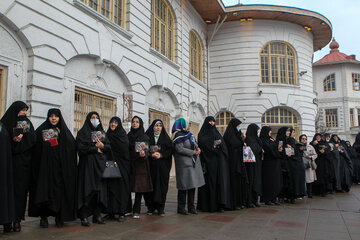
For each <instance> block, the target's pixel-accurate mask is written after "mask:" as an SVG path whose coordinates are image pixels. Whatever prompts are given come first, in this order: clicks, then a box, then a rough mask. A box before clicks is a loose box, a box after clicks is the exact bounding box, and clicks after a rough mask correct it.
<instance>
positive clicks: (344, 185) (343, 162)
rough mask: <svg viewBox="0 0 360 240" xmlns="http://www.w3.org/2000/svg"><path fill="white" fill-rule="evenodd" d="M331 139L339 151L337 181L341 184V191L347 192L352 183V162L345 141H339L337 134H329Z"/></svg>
mask: <svg viewBox="0 0 360 240" xmlns="http://www.w3.org/2000/svg"><path fill="white" fill-rule="evenodd" d="M331 141H332V143H333V144H334V145H335V146H334V148H337V150H338V152H339V159H340V161H339V180H338V181H339V182H340V186H341V191H345V192H349V191H350V188H351V185H352V170H353V164H352V161H351V159H350V157H349V154H348V152H347V151H346V148H345V146H344V145H345V143H344V142H343V141H341V139H340V138H339V136H338V135H336V134H333V135H332V136H331Z"/></svg>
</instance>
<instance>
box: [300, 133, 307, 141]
mask: <svg viewBox="0 0 360 240" xmlns="http://www.w3.org/2000/svg"><path fill="white" fill-rule="evenodd" d="M302 137H306V138H307V136H306V134H301V135H300V136H299V142H301V138H302ZM306 142H307V141H306Z"/></svg>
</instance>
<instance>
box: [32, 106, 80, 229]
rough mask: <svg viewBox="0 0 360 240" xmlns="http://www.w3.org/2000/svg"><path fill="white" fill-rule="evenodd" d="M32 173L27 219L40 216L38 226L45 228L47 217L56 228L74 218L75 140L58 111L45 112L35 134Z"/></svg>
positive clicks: (75, 197) (53, 109) (54, 109)
mask: <svg viewBox="0 0 360 240" xmlns="http://www.w3.org/2000/svg"><path fill="white" fill-rule="evenodd" d="M35 133H36V139H37V141H36V145H35V149H34V155H33V162H34V164H33V173H34V178H33V179H34V181H33V182H32V185H33V186H32V187H31V189H32V191H31V194H30V196H31V200H30V203H31V204H30V206H32V207H29V216H32V217H38V216H41V220H40V226H41V227H45V228H47V227H48V219H47V217H48V216H54V217H55V223H56V226H57V227H63V225H64V221H73V220H74V219H75V218H76V211H77V206H76V200H77V195H76V180H77V178H76V176H77V159H76V145H75V139H74V137H73V135H72V134H71V132H70V130H69V129H68V128H67V126H66V123H65V121H64V119H63V117H62V115H61V112H60V110H59V109H56V108H52V109H50V110H49V111H48V114H47V119H46V121H45V122H44V123H43V124H41V125H40V127H38V128H37V129H36V131H35Z"/></svg>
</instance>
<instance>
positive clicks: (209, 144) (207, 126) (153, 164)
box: [0, 101, 360, 232]
mask: <svg viewBox="0 0 360 240" xmlns="http://www.w3.org/2000/svg"><path fill="white" fill-rule="evenodd" d="M28 109H29V107H28V106H27V105H26V104H25V103H24V102H21V101H17V102H14V103H13V104H12V105H11V106H10V107H9V109H8V110H7V111H6V113H5V114H4V116H3V117H2V119H1V122H0V138H1V151H0V154H1V158H0V159H1V161H0V166H1V168H0V171H1V172H0V176H1V178H0V191H1V194H0V199H1V202H0V210H1V212H0V224H3V225H4V228H3V231H4V232H11V231H14V232H20V231H21V221H22V220H24V217H25V210H26V206H27V200H28V196H29V203H28V215H29V216H31V217H40V226H41V227H42V228H47V227H48V226H49V221H48V217H49V216H53V217H55V225H56V226H57V227H63V226H64V222H68V221H73V220H75V219H77V218H80V220H81V225H82V226H85V227H86V226H90V221H89V219H88V218H89V217H90V216H92V223H96V224H104V223H105V220H106V219H115V220H117V221H119V222H123V221H125V216H126V215H130V214H131V215H132V216H133V218H135V219H137V218H140V213H141V201H142V198H144V200H145V205H146V208H147V214H148V215H153V214H158V215H160V216H165V203H166V196H167V192H168V185H169V176H170V170H171V166H172V157H173V156H174V160H175V170H176V186H177V189H178V203H177V204H178V207H177V212H178V213H179V214H183V215H188V214H197V211H204V212H214V211H220V212H223V211H225V210H236V209H242V208H244V207H248V208H253V207H259V206H260V201H262V202H265V203H266V204H268V205H273V204H277V205H278V204H279V198H280V199H284V200H286V201H288V202H290V203H294V201H295V199H296V198H298V197H302V196H305V195H308V196H309V197H312V189H313V188H312V184H311V183H312V182H314V181H315V180H316V178H317V179H318V180H317V183H318V184H317V185H316V187H317V188H318V189H319V191H320V192H321V193H324V191H326V190H328V188H329V186H330V182H329V181H330V180H331V181H332V182H331V183H332V184H333V186H334V187H339V188H341V189H345V190H346V191H348V190H350V186H349V185H348V183H349V181H351V180H350V179H349V174H350V172H349V171H350V162H351V161H349V160H348V158H347V157H346V154H344V152H345V153H346V151H347V150H346V149H345V146H344V151H343V152H342V150H341V149H340V150H339V154H338V155H339V158H338V159H337V160H338V161H337V162H336V163H335V162H333V164H329V163H328V160H324V159H326V158H327V157H326V156H327V155H329V156H330V154H333V150H331V151H329V149H326V146H329V144H328V145H327V143H326V141H322V140H320V139H318V135H315V137H314V140H313V141H312V143H311V145H308V144H307V138H306V136H305V135H302V136H301V137H300V139H299V142H297V141H295V139H294V135H295V133H294V130H293V129H291V128H288V127H283V128H281V129H280V130H279V131H278V134H277V137H276V140H274V139H272V137H271V134H272V132H271V128H270V127H267V126H265V127H263V128H262V129H261V132H260V136H258V135H259V129H260V128H259V127H258V126H257V125H256V124H250V125H249V126H248V128H247V131H246V135H245V134H243V133H242V132H241V128H240V126H241V121H240V120H239V119H236V118H234V119H232V120H231V121H230V123H229V125H228V127H227V129H226V131H225V134H224V136H222V135H221V134H220V133H219V131H218V130H217V128H216V125H215V119H214V117H211V116H209V117H206V118H205V120H204V123H203V125H202V127H201V129H200V132H199V134H198V141H196V139H195V137H194V136H193V134H192V133H191V132H190V123H189V119H188V118H179V119H177V120H176V121H175V123H174V125H173V128H172V135H171V137H170V136H169V134H168V133H167V131H166V129H165V127H164V123H163V122H162V121H161V120H160V119H156V120H154V121H153V122H152V124H151V125H150V126H149V128H148V129H147V131H146V132H145V129H144V126H143V121H142V119H141V118H140V117H138V116H135V117H133V118H132V121H131V129H130V131H129V133H128V134H127V133H126V131H125V130H124V128H123V126H122V123H121V120H120V118H118V117H113V118H111V120H110V122H109V128H108V129H107V131H106V133H105V131H104V129H103V126H102V122H101V119H100V115H99V114H98V113H97V112H90V113H89V114H88V115H87V117H86V120H85V123H84V125H83V126H82V128H81V129H80V130H79V131H78V133H77V136H76V139H75V138H74V137H73V135H72V133H71V131H70V130H69V129H68V127H67V125H66V123H65V121H64V119H63V117H62V114H61V111H60V110H59V109H56V108H53V109H50V110H49V111H48V114H47V117H46V120H45V121H44V122H43V123H42V124H41V125H40V126H39V127H38V128H37V129H36V130H35V129H34V127H33V125H32V123H31V121H30V120H29V119H28V118H27V117H26V113H27V110H28ZM333 139H334V141H336V137H335V136H334V138H333ZM337 139H338V137H337ZM359 142H360V136H359V141H358V143H359ZM334 143H335V142H334ZM340 144H342V143H341V142H339V143H335V147H338V146H339V145H340ZM325 145H326V146H325ZM359 145H360V143H359ZM324 146H325V147H324ZM247 148H250V149H251V153H252V154H253V158H252V160H251V161H245V159H244V158H243V157H244V149H247ZM355 149H356V148H355ZM359 149H360V147H359ZM354 154H355V153H354ZM334 156H335V155H334ZM336 156H337V155H336ZM336 164H338V165H339V171H338V172H337V170H336V171H333V173H334V174H333V175H331V176H330V175H329V176H328V174H329V173H328V171H329V169H330V170H331V169H335V168H334V166H335V165H336ZM334 176H339V177H336V178H335V179H336V181H335V180H334V179H333V178H331V177H334ZM324 178H326V180H324ZM339 179H340V180H339ZM338 181H339V182H338ZM305 182H306V183H307V184H306V187H305ZM314 187H315V186H314ZM197 188H198V201H197V205H195V190H196V189H197ZM306 190H307V193H306ZM132 192H133V193H135V199H134V202H132V197H131V193H132Z"/></svg>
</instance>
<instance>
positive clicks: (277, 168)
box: [260, 126, 282, 205]
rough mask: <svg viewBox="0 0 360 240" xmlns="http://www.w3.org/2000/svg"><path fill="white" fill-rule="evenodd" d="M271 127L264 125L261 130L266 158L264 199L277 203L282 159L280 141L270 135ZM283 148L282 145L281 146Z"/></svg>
mask: <svg viewBox="0 0 360 240" xmlns="http://www.w3.org/2000/svg"><path fill="white" fill-rule="evenodd" d="M270 131H271V128H270V127H268V126H264V127H262V129H261V132H260V139H261V141H262V143H263V149H264V160H263V162H262V197H261V199H262V201H263V202H265V203H266V204H270V205H271V204H272V203H277V201H276V200H277V199H276V198H277V197H278V196H279V193H280V191H281V188H282V178H281V160H280V153H279V143H278V142H275V141H274V139H273V138H272V137H271V136H270V135H269V132H270ZM281 148H282V146H281Z"/></svg>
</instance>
